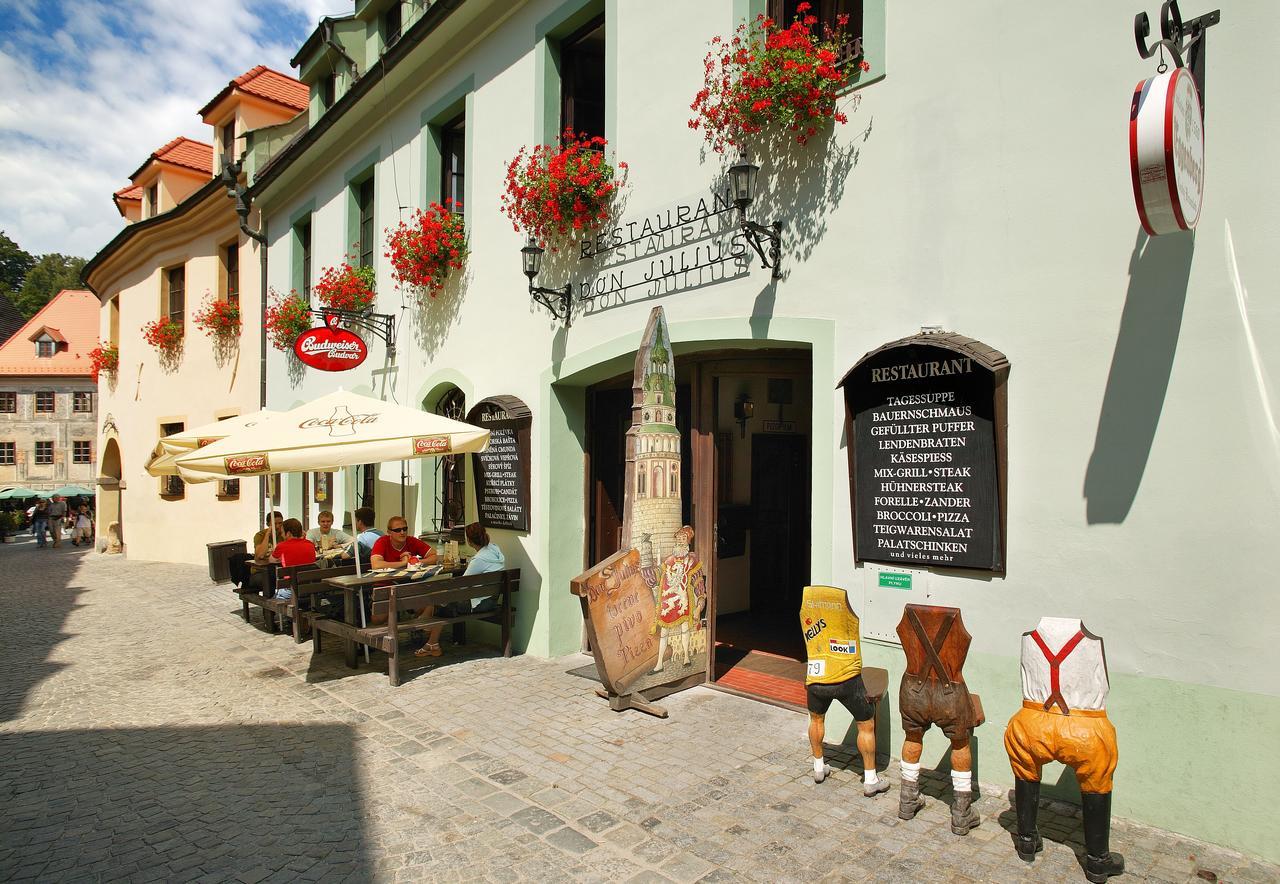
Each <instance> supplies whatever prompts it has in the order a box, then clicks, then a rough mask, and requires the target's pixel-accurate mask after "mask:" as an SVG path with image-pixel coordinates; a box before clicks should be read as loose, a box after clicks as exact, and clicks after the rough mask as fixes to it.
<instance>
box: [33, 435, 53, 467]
mask: <svg viewBox="0 0 1280 884" xmlns="http://www.w3.org/2000/svg"><path fill="white" fill-rule="evenodd" d="M52 463H53V442H52V441H46V442H37V443H36V465H37V466H42V467H47V466H50V465H51V464H52Z"/></svg>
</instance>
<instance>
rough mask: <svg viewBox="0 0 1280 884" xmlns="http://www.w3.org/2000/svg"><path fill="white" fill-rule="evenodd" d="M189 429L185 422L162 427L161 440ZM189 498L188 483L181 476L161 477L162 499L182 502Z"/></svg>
mask: <svg viewBox="0 0 1280 884" xmlns="http://www.w3.org/2000/svg"><path fill="white" fill-rule="evenodd" d="M186 428H187V425H186V422H185V421H173V422H171V423H166V424H161V425H160V438H162V439H163V438H164V437H165V436H170V435H172V434H174V433H181V432H182V431H183V430H185V429H186ZM186 496H187V483H186V482H184V481H182V478H181V477H180V476H161V477H160V497H161V498H162V499H164V500H182V499H183V498H184V497H186Z"/></svg>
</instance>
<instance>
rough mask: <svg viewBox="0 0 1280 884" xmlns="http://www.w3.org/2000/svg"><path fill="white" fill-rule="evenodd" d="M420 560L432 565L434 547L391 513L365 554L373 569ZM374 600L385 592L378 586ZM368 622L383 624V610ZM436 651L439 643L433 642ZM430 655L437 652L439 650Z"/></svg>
mask: <svg viewBox="0 0 1280 884" xmlns="http://www.w3.org/2000/svg"><path fill="white" fill-rule="evenodd" d="M415 562H420V563H422V564H425V565H434V564H435V563H436V551H435V550H434V549H432V548H431V545H430V544H428V543H427V542H426V541H424V540H419V539H418V538H416V537H414V536H413V535H412V534H410V533H409V523H408V522H407V521H406V520H405V517H404V516H392V517H391V519H390V520H389V521H388V522H387V533H386V535H385V536H383V537H379V538H378V540H377V542H375V543H374V544H373V551H372V552H371V553H370V554H369V564H370V566H372V567H373V568H374V569H378V568H392V567H395V566H397V565H411V564H414V563H415ZM373 595H374V598H375V600H379V601H381V600H382V599H385V598H386V597H387V592H386V590H385V589H384V588H382V587H375V589H374V591H373ZM434 610H435V608H434V606H432V605H427V606H426V607H425V608H423V609H422V610H420V611H418V612H417V613H416V614H415V615H414V616H415V617H425V616H429V615H430V614H431V613H433V612H434ZM370 622H371V623H375V624H383V623H386V622H387V617H386V615H385V614H382V615H378V616H375V617H373V618H372V619H371V620H370ZM436 648H437V651H438V650H439V645H437V646H436ZM432 656H436V657H438V656H440V655H439V653H436V654H433V655H432Z"/></svg>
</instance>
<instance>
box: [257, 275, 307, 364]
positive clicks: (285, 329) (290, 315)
mask: <svg viewBox="0 0 1280 884" xmlns="http://www.w3.org/2000/svg"><path fill="white" fill-rule="evenodd" d="M266 314H267V318H266V330H267V340H269V341H270V342H271V346H273V347H275V348H276V349H277V350H283V351H285V352H287V353H292V352H293V342H294V341H296V340H297V339H298V335H300V334H302V333H303V332H305V331H306V330H307V329H309V328H311V327H312V325H314V323H313V322H312V317H311V305H310V304H309V303H307V299H306V298H304V297H302V295H300V294H298V293H297V292H296V291H290V292H289V294H287V295H282V294H280V293H279V292H277V291H276V290H275V289H271V291H270V297H269V300H268V302H267V310H266Z"/></svg>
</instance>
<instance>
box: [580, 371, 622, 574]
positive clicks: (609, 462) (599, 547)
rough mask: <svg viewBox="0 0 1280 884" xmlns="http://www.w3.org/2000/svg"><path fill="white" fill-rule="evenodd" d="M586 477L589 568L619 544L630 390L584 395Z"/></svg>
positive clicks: (620, 538) (599, 391)
mask: <svg viewBox="0 0 1280 884" xmlns="http://www.w3.org/2000/svg"><path fill="white" fill-rule="evenodd" d="M587 397H588V401H587V428H588V429H587V433H588V439H587V456H588V459H589V470H590V472H589V474H588V478H587V494H588V504H589V508H590V516H591V523H590V528H589V535H588V543H587V552H588V556H589V558H590V561H589V562H588V563H587V565H588V567H590V566H591V565H594V564H595V563H596V562H599V561H601V560H602V559H606V558H608V557H609V556H611V555H613V554H614V553H616V552H617V551H618V549H619V548H620V544H621V543H622V497H623V484H624V482H625V481H626V471H627V430H628V429H629V428H630V427H631V398H632V396H631V389H630V388H627V389H624V390H593V391H589V392H588V394H587Z"/></svg>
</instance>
